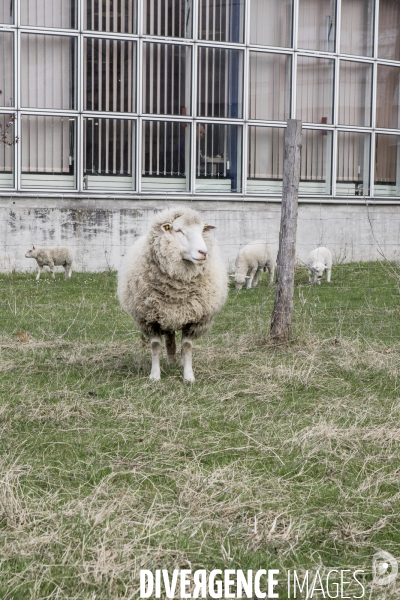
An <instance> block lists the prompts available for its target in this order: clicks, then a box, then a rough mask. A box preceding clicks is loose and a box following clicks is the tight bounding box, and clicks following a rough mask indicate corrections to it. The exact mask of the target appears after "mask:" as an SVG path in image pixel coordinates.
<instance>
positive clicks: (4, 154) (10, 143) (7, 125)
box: [0, 114, 15, 188]
mask: <svg viewBox="0 0 400 600" xmlns="http://www.w3.org/2000/svg"><path fill="white" fill-rule="evenodd" d="M0 136H1V140H2V141H1V142H0V188H4V187H13V186H14V145H15V131H14V120H13V115H2V114H0Z"/></svg>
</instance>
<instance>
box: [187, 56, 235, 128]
mask: <svg viewBox="0 0 400 600" xmlns="http://www.w3.org/2000/svg"><path fill="white" fill-rule="evenodd" d="M242 89H243V52H242V51H241V50H226V49H225V48H204V47H200V48H199V65H198V105H197V111H198V114H199V115H201V116H203V117H242Z"/></svg>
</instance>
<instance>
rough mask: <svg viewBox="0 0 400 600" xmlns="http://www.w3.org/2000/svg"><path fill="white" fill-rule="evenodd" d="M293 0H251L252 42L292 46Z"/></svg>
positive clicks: (264, 44)
mask: <svg viewBox="0 0 400 600" xmlns="http://www.w3.org/2000/svg"><path fill="white" fill-rule="evenodd" d="M292 13H293V0H250V43H251V44H259V45H261V46H277V47H284V48H290V47H291V46H292Z"/></svg>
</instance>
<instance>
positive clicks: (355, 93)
mask: <svg viewBox="0 0 400 600" xmlns="http://www.w3.org/2000/svg"><path fill="white" fill-rule="evenodd" d="M371 90H372V65H370V64H366V63H359V62H351V61H344V60H341V61H340V71H339V124H340V125H359V126H361V127H365V126H370V125H371V94H372V91H371Z"/></svg>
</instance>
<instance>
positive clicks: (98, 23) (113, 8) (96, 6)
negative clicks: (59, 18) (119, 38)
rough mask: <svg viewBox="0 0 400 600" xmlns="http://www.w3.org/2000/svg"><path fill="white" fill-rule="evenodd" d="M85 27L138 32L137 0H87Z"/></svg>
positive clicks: (116, 31) (113, 31)
mask: <svg viewBox="0 0 400 600" xmlns="http://www.w3.org/2000/svg"><path fill="white" fill-rule="evenodd" d="M85 5H86V6H85V13H84V28H85V29H88V30H89V31H110V32H112V33H136V11H137V0H119V1H118V2H116V1H115V0H85Z"/></svg>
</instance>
